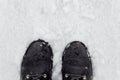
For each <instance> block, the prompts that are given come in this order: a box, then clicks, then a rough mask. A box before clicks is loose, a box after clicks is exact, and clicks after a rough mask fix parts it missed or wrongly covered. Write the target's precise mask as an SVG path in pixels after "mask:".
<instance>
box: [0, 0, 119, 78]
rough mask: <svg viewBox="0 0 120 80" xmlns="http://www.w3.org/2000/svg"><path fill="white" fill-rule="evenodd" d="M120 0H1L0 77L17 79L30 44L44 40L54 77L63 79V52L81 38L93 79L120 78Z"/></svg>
mask: <svg viewBox="0 0 120 80" xmlns="http://www.w3.org/2000/svg"><path fill="white" fill-rule="evenodd" d="M119 4H120V0H0V80H20V65H21V60H22V57H23V55H24V53H25V51H26V49H27V47H28V45H29V44H30V43H31V42H32V41H34V40H37V39H43V40H45V41H47V42H49V44H50V45H51V47H52V49H53V52H54V59H53V60H54V64H53V66H54V67H53V76H52V78H53V80H62V77H61V56H62V53H63V50H64V48H65V46H66V45H67V44H68V43H69V42H71V41H74V40H79V41H82V42H83V43H85V45H86V46H87V47H88V49H89V52H90V55H91V57H92V61H93V69H94V76H93V80H120V5H119Z"/></svg>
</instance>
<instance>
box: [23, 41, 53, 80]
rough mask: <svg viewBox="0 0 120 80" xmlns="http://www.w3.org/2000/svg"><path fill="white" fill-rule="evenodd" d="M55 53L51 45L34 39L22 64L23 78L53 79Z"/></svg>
mask: <svg viewBox="0 0 120 80" xmlns="http://www.w3.org/2000/svg"><path fill="white" fill-rule="evenodd" d="M52 58H53V53H52V49H51V47H50V45H49V44H48V43H47V42H45V41H43V40H40V39H39V40H37V41H33V42H32V43H31V44H30V45H29V47H28V49H27V51H26V53H25V55H24V56H23V61H22V64H21V80H51V76H52V63H53V61H52Z"/></svg>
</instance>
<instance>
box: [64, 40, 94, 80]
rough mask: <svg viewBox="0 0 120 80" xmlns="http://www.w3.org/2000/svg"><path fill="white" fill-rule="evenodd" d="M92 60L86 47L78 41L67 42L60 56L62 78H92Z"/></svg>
mask: <svg viewBox="0 0 120 80" xmlns="http://www.w3.org/2000/svg"><path fill="white" fill-rule="evenodd" d="M92 75H93V71H92V62H91V58H90V56H89V52H88V50H87V47H86V46H85V45H84V44H83V43H82V42H79V41H74V42H71V43H70V44H68V45H67V46H66V48H65V50H64V53H63V57H62V77H63V80H92Z"/></svg>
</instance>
